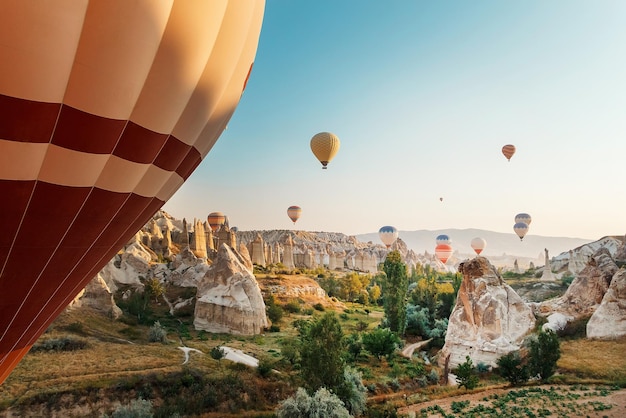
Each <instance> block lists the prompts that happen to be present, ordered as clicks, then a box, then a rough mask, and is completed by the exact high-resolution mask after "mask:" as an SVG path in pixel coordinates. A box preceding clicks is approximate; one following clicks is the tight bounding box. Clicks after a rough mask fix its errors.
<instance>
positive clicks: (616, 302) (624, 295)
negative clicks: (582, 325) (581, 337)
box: [587, 268, 626, 339]
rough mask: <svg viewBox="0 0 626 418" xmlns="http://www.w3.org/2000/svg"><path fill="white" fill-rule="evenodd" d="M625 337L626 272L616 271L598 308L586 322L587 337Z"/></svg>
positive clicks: (622, 270) (623, 270)
mask: <svg viewBox="0 0 626 418" xmlns="http://www.w3.org/2000/svg"><path fill="white" fill-rule="evenodd" d="M624 335H626V270H625V269H623V268H622V269H620V270H618V271H617V272H616V273H615V275H614V276H613V278H612V280H611V284H610V286H609V288H608V290H607V291H606V293H605V294H604V297H603V298H602V302H601V303H600V306H598V308H597V309H596V311H595V312H594V313H593V315H592V316H591V318H590V319H589V322H587V337H588V338H599V339H612V338H619V337H623V336H624Z"/></svg>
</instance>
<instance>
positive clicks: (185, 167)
mask: <svg viewBox="0 0 626 418" xmlns="http://www.w3.org/2000/svg"><path fill="white" fill-rule="evenodd" d="M264 9H265V2H264V0H242V1H215V0H195V1H189V0H168V1H151V0H141V1H138V0H134V1H130V0H91V1H80V0H76V1H74V0H69V1H40V0H17V1H11V0H2V1H0V10H1V12H0V196H2V206H1V209H0V214H1V216H0V231H1V232H0V384H1V383H2V382H3V381H4V380H5V379H6V377H7V376H8V374H9V373H10V372H11V370H12V369H13V368H14V367H15V366H16V365H17V363H18V362H19V361H20V359H21V358H22V357H23V356H24V355H25V354H26V353H27V352H28V350H29V349H30V348H31V346H32V345H33V343H34V342H35V341H36V340H37V338H38V337H39V336H40V335H41V334H42V333H43V332H44V331H45V330H46V328H47V327H48V325H50V323H51V322H52V321H53V320H54V319H55V318H56V317H57V316H58V315H59V314H60V313H61V312H62V311H63V310H64V309H65V307H66V306H67V305H68V303H69V302H70V301H71V300H72V299H74V297H75V296H76V295H77V294H78V293H79V292H80V291H81V290H82V289H83V288H84V287H85V285H86V284H87V283H88V282H89V281H90V280H92V279H93V278H94V277H95V276H96V274H97V273H98V271H100V270H101V269H102V268H103V267H104V266H105V265H106V264H107V263H108V262H109V260H111V259H112V257H113V256H114V255H115V254H116V253H117V252H118V251H119V249H120V248H122V247H123V246H124V244H125V243H127V242H128V241H129V240H130V239H131V238H132V237H133V235H135V233H136V232H137V231H138V230H139V229H140V228H141V227H142V226H143V225H145V224H146V223H147V222H148V221H149V220H150V218H151V217H152V215H153V214H154V213H155V212H156V211H157V210H158V209H159V208H160V207H161V206H163V204H164V203H165V202H166V201H167V200H168V199H169V198H170V197H171V196H172V195H173V194H174V192H176V190H177V189H178V188H179V187H180V186H181V185H182V184H183V183H184V181H185V180H186V179H187V178H188V177H189V176H190V175H191V173H192V172H193V171H194V169H195V168H196V167H197V166H198V165H199V164H200V162H201V161H202V159H203V158H204V157H205V156H206V155H207V154H208V152H209V151H210V150H211V147H212V146H213V145H214V144H215V142H216V141H217V139H218V138H219V136H220V134H221V133H222V132H223V130H224V127H225V126H226V124H227V123H228V120H229V119H230V117H231V115H232V114H233V112H234V111H235V108H236V107H237V104H238V103H239V100H240V98H241V96H242V92H243V89H244V87H245V85H246V82H247V80H248V76H249V74H250V71H251V69H252V64H253V62H254V57H255V55H256V50H257V45H258V39H259V34H260V31H261V24H262V21H263V14H264ZM42 372H43V371H42Z"/></svg>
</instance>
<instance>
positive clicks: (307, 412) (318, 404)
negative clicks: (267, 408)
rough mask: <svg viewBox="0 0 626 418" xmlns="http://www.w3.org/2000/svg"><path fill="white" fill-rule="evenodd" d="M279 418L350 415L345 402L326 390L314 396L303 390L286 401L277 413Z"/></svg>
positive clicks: (345, 417) (320, 389)
mask: <svg viewBox="0 0 626 418" xmlns="http://www.w3.org/2000/svg"><path fill="white" fill-rule="evenodd" d="M276 416H277V417H278V418H317V417H327V418H348V417H350V413H349V412H348V410H347V409H346V407H345V406H344V405H343V402H341V400H340V399H339V398H338V397H337V395H334V394H333V393H331V392H329V391H328V390H327V389H326V388H319V389H318V390H317V391H316V392H315V394H314V395H313V396H309V394H308V393H306V391H305V390H304V389H302V388H298V390H297V392H296V394H295V395H294V396H292V397H291V398H287V399H285V400H284V401H283V402H282V403H281V404H280V406H279V407H278V410H277V411H276Z"/></svg>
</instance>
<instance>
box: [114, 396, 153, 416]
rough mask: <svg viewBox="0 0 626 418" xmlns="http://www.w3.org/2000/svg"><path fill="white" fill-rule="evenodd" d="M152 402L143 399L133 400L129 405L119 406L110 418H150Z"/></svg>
mask: <svg viewBox="0 0 626 418" xmlns="http://www.w3.org/2000/svg"><path fill="white" fill-rule="evenodd" d="M151 417H152V402H150V401H148V400H145V399H134V400H132V401H130V404H129V405H120V406H118V407H117V408H115V411H113V413H112V414H111V418H151Z"/></svg>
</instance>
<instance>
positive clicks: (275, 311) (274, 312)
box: [266, 303, 283, 323]
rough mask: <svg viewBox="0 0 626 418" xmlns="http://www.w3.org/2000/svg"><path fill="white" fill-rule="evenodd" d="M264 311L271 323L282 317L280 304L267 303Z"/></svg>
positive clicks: (278, 320)
mask: <svg viewBox="0 0 626 418" xmlns="http://www.w3.org/2000/svg"><path fill="white" fill-rule="evenodd" d="M266 311H267V317H268V318H269V319H270V321H272V322H273V323H278V322H280V320H281V319H283V308H281V307H280V305H276V304H274V303H272V304H271V305H267V309H266Z"/></svg>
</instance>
